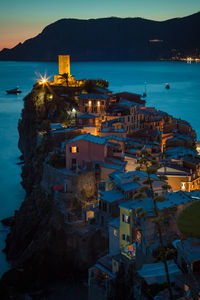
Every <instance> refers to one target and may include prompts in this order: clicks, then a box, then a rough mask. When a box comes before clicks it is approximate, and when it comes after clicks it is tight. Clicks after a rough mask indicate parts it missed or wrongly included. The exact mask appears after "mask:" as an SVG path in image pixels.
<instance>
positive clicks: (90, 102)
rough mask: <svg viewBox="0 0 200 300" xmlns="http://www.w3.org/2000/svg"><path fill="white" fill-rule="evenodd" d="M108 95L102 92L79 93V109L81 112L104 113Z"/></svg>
mask: <svg viewBox="0 0 200 300" xmlns="http://www.w3.org/2000/svg"><path fill="white" fill-rule="evenodd" d="M108 102H109V96H107V95H104V94H92V93H91V94H90V93H88V94H81V95H80V96H79V104H78V105H79V111H80V112H81V113H94V114H96V113H98V114H105V112H106V108H107V105H108Z"/></svg>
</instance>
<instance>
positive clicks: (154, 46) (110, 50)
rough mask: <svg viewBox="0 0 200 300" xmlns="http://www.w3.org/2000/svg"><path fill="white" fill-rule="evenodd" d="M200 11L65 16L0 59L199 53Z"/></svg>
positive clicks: (100, 58) (143, 57)
mask: <svg viewBox="0 0 200 300" xmlns="http://www.w3.org/2000/svg"><path fill="white" fill-rule="evenodd" d="M199 27H200V13H196V14H193V15H191V16H187V17H184V18H175V19H171V20H167V21H162V22H158V21H151V20H146V19H142V18H124V19H121V18H114V17H112V18H104V19H90V20H78V19H62V20H59V21H57V22H55V23H52V24H50V25H49V26H47V27H45V28H44V30H43V31H42V32H41V33H40V34H39V35H37V36H36V37H34V38H31V39H29V40H26V41H25V42H24V43H23V44H22V43H19V44H18V45H17V46H15V47H14V48H12V49H3V50H2V51H1V52H0V60H23V61H28V60H30V61H55V60H57V55H58V54H66V53H71V54H73V57H72V59H73V60H75V61H92V60H94V61H106V60H109V61H116V60H125V61H127V60H158V59H160V58H170V57H172V56H176V55H177V54H178V53H179V52H180V53H181V54H182V55H197V54H198V53H199V49H200V40H199V39H198V38H197V37H198V35H199Z"/></svg>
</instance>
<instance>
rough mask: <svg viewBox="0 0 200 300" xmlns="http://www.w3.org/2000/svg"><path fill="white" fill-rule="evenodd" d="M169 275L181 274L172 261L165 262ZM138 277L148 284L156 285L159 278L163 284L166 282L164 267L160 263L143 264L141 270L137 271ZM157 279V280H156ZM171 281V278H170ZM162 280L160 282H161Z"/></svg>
mask: <svg viewBox="0 0 200 300" xmlns="http://www.w3.org/2000/svg"><path fill="white" fill-rule="evenodd" d="M167 265H168V271H169V275H175V274H181V273H182V272H181V270H180V269H179V268H178V266H177V265H176V264H175V262H174V261H173V260H168V261H167ZM138 273H139V275H140V276H141V277H143V278H144V279H145V281H146V282H147V283H148V284H153V283H157V282H158V281H160V279H161V277H162V278H163V280H164V282H166V272H165V266H164V264H163V263H162V262H157V263H154V264H144V265H143V266H142V269H140V270H139V271H138ZM156 277H158V278H159V279H158V280H157V278H156ZM170 279H171V281H174V280H172V277H170ZM163 280H162V281H163Z"/></svg>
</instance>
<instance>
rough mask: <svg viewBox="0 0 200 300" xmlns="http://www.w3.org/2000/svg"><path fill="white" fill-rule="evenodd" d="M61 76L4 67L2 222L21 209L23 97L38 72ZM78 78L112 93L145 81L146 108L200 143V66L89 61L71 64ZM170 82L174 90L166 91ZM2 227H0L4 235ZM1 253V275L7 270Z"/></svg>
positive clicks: (0, 81) (45, 68)
mask: <svg viewBox="0 0 200 300" xmlns="http://www.w3.org/2000/svg"><path fill="white" fill-rule="evenodd" d="M45 72H46V73H47V76H50V75H53V74H57V73H58V66H57V63H29V62H28V63H27V62H26V63H24V62H0V141H1V147H0V219H2V218H5V217H7V216H10V215H12V214H13V213H14V211H15V210H16V209H18V208H19V206H20V203H21V202H22V200H23V197H24V192H23V190H22V188H21V186H20V180H21V179H20V167H19V166H18V165H16V162H17V161H18V158H19V156H20V152H19V150H18V148H17V142H18V132H17V122H18V119H19V117H20V112H21V109H22V106H23V101H22V99H23V97H24V96H25V95H26V94H27V93H28V92H29V91H30V90H31V88H32V86H33V84H34V83H35V81H36V80H37V78H38V75H37V74H38V73H41V74H44V73H45ZM71 72H72V74H73V75H74V76H75V77H76V78H77V79H79V78H104V79H106V80H108V81H109V83H110V89H111V90H112V91H114V92H122V91H129V92H136V93H143V92H144V89H145V87H144V82H145V81H146V82H147V95H148V97H147V105H148V106H156V107H157V108H159V109H161V110H164V111H166V112H168V113H169V114H172V115H174V116H176V117H180V118H183V119H185V120H187V121H189V122H190V123H191V124H192V126H193V127H194V129H195V130H196V131H197V133H198V136H199V138H200V129H199V110H200V64H195V63H194V64H186V63H182V62H111V63H110V62H105V63H100V62H98V63H97V62H90V63H72V64H71ZM166 83H169V84H170V87H171V89H170V90H166V89H165V84H166ZM16 86H19V87H20V88H21V90H22V91H23V93H22V94H21V95H19V96H14V95H13V96H12V95H6V94H5V90H6V89H11V88H14V87H16ZM2 229H3V228H2V227H0V230H2ZM5 236H6V232H2V231H0V249H3V247H4V246H5V244H4V240H5ZM8 267H9V266H8V264H7V263H6V261H5V257H4V255H3V253H1V252H0V276H1V275H2V274H3V272H5V271H6V270H7V269H8Z"/></svg>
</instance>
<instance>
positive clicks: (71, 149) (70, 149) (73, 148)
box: [69, 146, 79, 153]
mask: <svg viewBox="0 0 200 300" xmlns="http://www.w3.org/2000/svg"><path fill="white" fill-rule="evenodd" d="M69 151H70V152H71V153H77V152H79V147H76V146H73V147H70V148H69Z"/></svg>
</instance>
